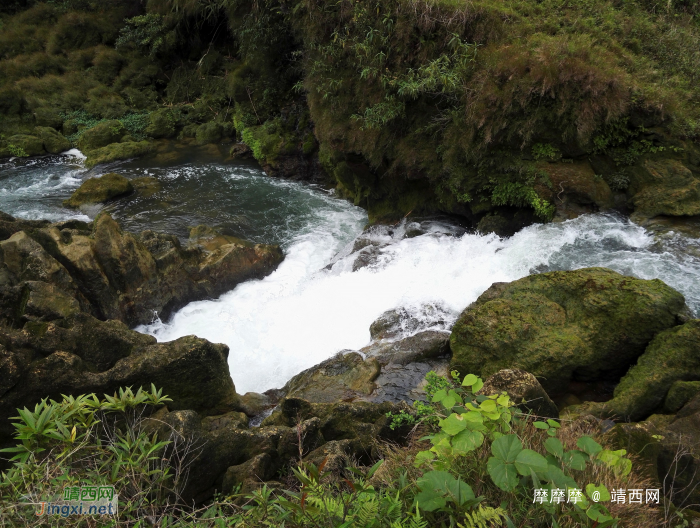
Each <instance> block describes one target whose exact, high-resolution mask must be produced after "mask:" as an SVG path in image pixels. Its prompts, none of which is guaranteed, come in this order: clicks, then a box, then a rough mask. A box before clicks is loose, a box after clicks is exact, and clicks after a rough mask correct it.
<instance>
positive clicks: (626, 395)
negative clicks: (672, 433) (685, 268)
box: [589, 319, 700, 422]
mask: <svg viewBox="0 0 700 528" xmlns="http://www.w3.org/2000/svg"><path fill="white" fill-rule="evenodd" d="M678 381H695V382H698V383H700V320H698V319H695V320H692V321H688V322H687V323H685V324H684V325H681V326H676V327H675V328H671V329H668V330H665V331H663V332H660V333H659V334H658V335H657V336H656V337H654V339H653V340H652V342H651V343H650V344H649V346H648V347H647V349H646V351H645V352H644V354H642V356H641V357H640V358H639V360H638V361H637V364H636V365H634V366H633V367H632V368H631V369H630V370H629V372H627V374H625V376H624V377H623V378H622V379H621V380H620V383H619V385H618V386H617V387H615V393H614V397H613V399H612V400H610V401H608V402H606V403H604V404H598V405H595V404H589V407H591V410H593V411H594V413H595V414H598V415H606V416H615V417H618V418H620V419H623V420H625V421H632V422H636V421H639V420H641V419H644V418H645V417H647V416H649V414H651V413H652V412H654V411H655V410H657V409H659V410H661V407H662V405H663V404H664V400H665V399H666V398H667V395H669V396H671V398H670V401H668V404H669V405H670V406H672V407H676V406H677V408H676V409H675V410H676V411H677V410H678V408H680V407H681V406H682V405H683V404H684V403H685V401H683V402H681V401H680V400H681V399H682V394H681V393H682V392H685V390H687V389H692V388H693V386H690V387H687V388H686V387H682V386H677V387H676V389H677V390H678V392H677V393H676V394H675V395H672V394H670V389H671V388H672V387H673V386H674V383H676V382H678ZM696 389H697V387H696ZM688 399H690V398H688ZM686 401H687V400H686ZM672 412H673V411H672Z"/></svg>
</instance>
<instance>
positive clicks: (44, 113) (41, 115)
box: [34, 107, 63, 130]
mask: <svg viewBox="0 0 700 528" xmlns="http://www.w3.org/2000/svg"><path fill="white" fill-rule="evenodd" d="M34 119H35V120H36V124H37V126H40V127H50V128H53V129H55V130H60V129H61V128H62V127H63V118H62V117H61V116H60V115H59V114H58V112H56V111H55V110H54V109H52V108H45V107H44V108H37V109H36V110H34Z"/></svg>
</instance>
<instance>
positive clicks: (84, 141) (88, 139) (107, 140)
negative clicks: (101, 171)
mask: <svg viewBox="0 0 700 528" xmlns="http://www.w3.org/2000/svg"><path fill="white" fill-rule="evenodd" d="M125 132H126V131H125V129H124V125H123V124H122V123H121V122H120V121H117V120H116V119H115V120H112V121H105V122H104V123H100V124H98V125H95V126H94V127H92V128H90V129H88V130H86V131H84V132H83V133H82V135H81V136H80V139H79V140H78V148H79V149H80V150H81V151H83V152H84V153H86V154H88V153H89V152H90V151H93V150H97V149H99V148H102V147H106V146H107V145H110V144H112V143H116V142H118V141H119V140H120V139H121V138H122V136H123V135H124V134H125Z"/></svg>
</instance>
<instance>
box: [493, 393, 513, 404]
mask: <svg viewBox="0 0 700 528" xmlns="http://www.w3.org/2000/svg"><path fill="white" fill-rule="evenodd" d="M496 403H498V405H503V407H508V406H510V396H508V395H507V394H501V395H500V396H499V397H498V399H497V400H496Z"/></svg>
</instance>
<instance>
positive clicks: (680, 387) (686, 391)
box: [664, 381, 700, 413]
mask: <svg viewBox="0 0 700 528" xmlns="http://www.w3.org/2000/svg"><path fill="white" fill-rule="evenodd" d="M698 394H700V381H674V382H673V385H671V388H670V389H668V394H666V399H665V400H664V411H665V412H667V413H676V412H678V411H679V410H680V409H681V408H682V407H683V406H684V405H685V404H686V403H688V402H689V401H690V400H692V399H693V398H694V397H695V396H696V395H698Z"/></svg>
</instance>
